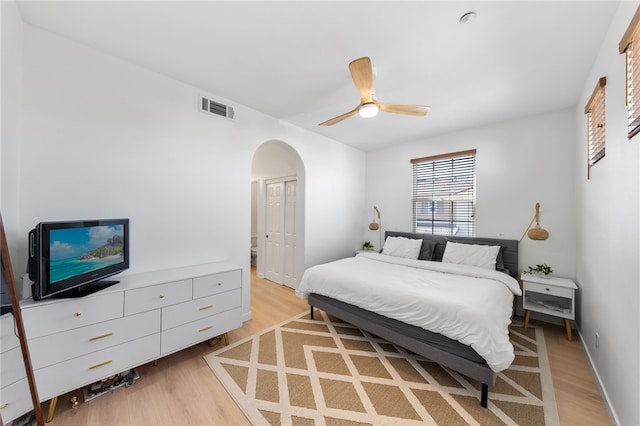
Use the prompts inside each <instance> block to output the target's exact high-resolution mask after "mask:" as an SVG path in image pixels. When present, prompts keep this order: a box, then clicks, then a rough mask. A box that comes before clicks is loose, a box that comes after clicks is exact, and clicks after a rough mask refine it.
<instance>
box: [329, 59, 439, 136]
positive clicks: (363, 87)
mask: <svg viewBox="0 0 640 426" xmlns="http://www.w3.org/2000/svg"><path fill="white" fill-rule="evenodd" d="M349 71H350V72H351V78H352V79H353V82H354V83H355V85H356V88H357V89H358V92H360V98H361V99H360V105H358V106H357V107H355V108H354V109H352V110H351V111H349V112H347V113H344V114H342V115H339V116H337V117H334V118H331V119H329V120H327V121H324V122H322V123H320V124H318V125H319V126H332V125H334V124H336V123H339V122H341V121H342V120H344V119H345V118H349V117H351V116H352V115H356V114H360V116H361V117H374V116H375V115H377V114H378V111H382V112H393V113H395V114H406V115H427V112H429V107H428V106H424V105H401V104H385V103H383V102H379V101H378V100H377V99H376V98H375V96H374V91H373V69H372V67H371V59H369V58H368V57H366V56H365V57H364V58H359V59H355V60H353V61H351V63H350V64H349Z"/></svg>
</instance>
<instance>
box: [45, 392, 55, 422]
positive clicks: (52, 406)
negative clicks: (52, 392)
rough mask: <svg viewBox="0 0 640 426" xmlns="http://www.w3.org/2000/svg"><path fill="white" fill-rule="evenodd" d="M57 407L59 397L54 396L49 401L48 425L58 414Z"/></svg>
mask: <svg viewBox="0 0 640 426" xmlns="http://www.w3.org/2000/svg"><path fill="white" fill-rule="evenodd" d="M56 405H58V397H57V396H54V397H53V398H51V401H49V413H48V414H47V423H49V422H50V421H51V420H53V416H54V415H55V414H56Z"/></svg>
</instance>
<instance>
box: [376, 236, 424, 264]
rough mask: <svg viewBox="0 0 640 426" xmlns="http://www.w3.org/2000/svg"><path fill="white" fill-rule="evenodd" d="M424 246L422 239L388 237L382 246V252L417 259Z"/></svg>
mask: <svg viewBox="0 0 640 426" xmlns="http://www.w3.org/2000/svg"><path fill="white" fill-rule="evenodd" d="M421 248H422V239H420V240H413V239H410V238H405V237H387V239H386V241H385V242H384V247H383V248H382V254H386V255H389V256H395V257H406V258H407V259H417V258H418V255H420V249H421Z"/></svg>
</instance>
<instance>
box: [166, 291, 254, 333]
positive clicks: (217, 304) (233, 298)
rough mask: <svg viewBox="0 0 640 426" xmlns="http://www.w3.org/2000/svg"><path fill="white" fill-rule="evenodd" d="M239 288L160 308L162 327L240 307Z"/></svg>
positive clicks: (169, 326)
mask: <svg viewBox="0 0 640 426" xmlns="http://www.w3.org/2000/svg"><path fill="white" fill-rule="evenodd" d="M241 297H242V296H241V294H240V289H238V290H232V291H227V292H225V293H220V294H215V295H213V296H209V297H202V298H200V299H196V300H192V301H190V302H185V303H180V304H179V305H173V306H169V307H167V308H164V309H162V329H163V330H167V329H170V328H173V327H177V326H179V325H182V324H186V323H188V322H191V321H195V320H198V319H200V318H205V317H208V316H211V315H215V314H217V313H220V312H223V311H228V310H229V309H233V308H238V307H240V304H241V303H242V302H241Z"/></svg>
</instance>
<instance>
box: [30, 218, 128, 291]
mask: <svg viewBox="0 0 640 426" xmlns="http://www.w3.org/2000/svg"><path fill="white" fill-rule="evenodd" d="M128 245H129V219H105V220H82V221H66V222H42V223H39V224H38V225H37V226H36V228H35V229H34V230H32V231H31V232H30V233H29V247H30V253H29V278H30V279H31V280H32V281H34V284H35V285H34V291H33V297H34V299H43V298H46V297H77V296H84V295H86V294H90V293H92V292H94V291H98V290H100V289H102V288H105V287H107V286H109V285H112V284H115V283H116V281H105V280H104V278H107V277H109V276H111V275H115V274H117V273H119V272H121V271H123V270H125V269H127V268H128V267H129V247H128Z"/></svg>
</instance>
